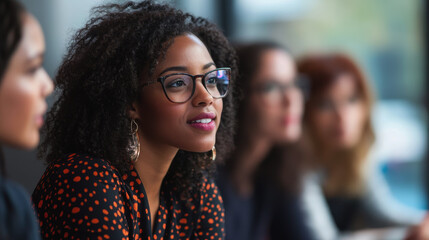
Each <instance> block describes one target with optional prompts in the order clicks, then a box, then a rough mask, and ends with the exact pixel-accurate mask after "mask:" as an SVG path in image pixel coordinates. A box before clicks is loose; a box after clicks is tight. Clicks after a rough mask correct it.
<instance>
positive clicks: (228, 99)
mask: <svg viewBox="0 0 429 240" xmlns="http://www.w3.org/2000/svg"><path fill="white" fill-rule="evenodd" d="M235 68H236V62H235V54H234V50H233V48H232V47H231V46H230V44H229V43H228V41H227V40H226V38H225V37H224V36H223V35H222V33H221V32H220V30H219V29H218V28H216V27H215V26H214V25H213V24H211V23H209V22H208V21H207V20H205V19H203V18H196V17H194V16H192V15H190V14H187V13H183V12H181V11H179V10H176V9H174V8H172V7H169V6H168V5H160V4H155V3H153V2H151V1H143V2H140V3H135V2H128V3H125V4H122V5H117V4H112V5H106V6H102V7H99V8H96V10H95V16H94V17H93V18H92V19H91V20H89V22H88V23H87V24H86V26H85V27H84V28H83V29H81V30H80V31H78V33H77V34H76V36H75V37H74V40H73V42H72V44H71V46H70V47H69V53H68V54H67V55H66V57H65V60H64V62H63V64H62V65H61V67H60V69H59V72H58V75H57V77H56V83H57V86H58V88H59V89H60V90H61V91H60V95H59V98H58V100H57V102H56V103H55V104H54V106H53V108H52V110H51V111H50V112H49V113H48V116H47V120H46V127H45V128H44V129H43V130H44V133H45V134H46V138H45V140H44V141H43V142H42V145H41V147H40V155H41V157H43V158H45V159H46V161H47V163H48V164H49V166H48V167H47V170H46V172H45V173H44V175H43V176H42V179H41V180H40V182H39V183H38V185H37V187H36V189H35V191H34V193H33V202H34V206H35V208H36V211H37V215H38V218H39V222H40V227H41V232H42V237H44V238H46V239H48V238H49V239H52V238H56V239H57V238H72V237H74V238H76V239H83V238H84V239H87V238H88V239H97V238H99V239H109V238H110V239H179V238H180V239H223V238H224V212H223V205H222V199H221V197H220V196H219V193H218V190H217V187H216V186H215V184H214V183H213V180H212V178H211V175H212V173H213V170H214V163H213V160H214V158H215V155H216V148H217V150H218V152H219V153H220V154H219V155H223V154H225V153H227V152H228V148H230V146H232V144H231V143H232V140H230V139H231V137H232V134H233V131H232V129H233V122H234V121H233V115H232V113H233V112H234V110H233V98H232V94H231V93H232V91H233V88H232V86H231V85H232V80H233V79H234V72H235ZM228 93H229V94H228ZM227 94H228V95H227ZM221 117H222V118H221ZM215 142H216V148H215V147H214V145H215ZM218 157H219V156H218ZM220 157H222V156H220Z"/></svg>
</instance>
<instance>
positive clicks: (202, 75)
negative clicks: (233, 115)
mask: <svg viewBox="0 0 429 240" xmlns="http://www.w3.org/2000/svg"><path fill="white" fill-rule="evenodd" d="M219 70H226V71H227V73H228V77H229V80H228V81H231V68H229V67H222V68H216V69H214V70H211V71H208V72H206V73H205V74H198V75H192V74H189V73H172V74H168V75H165V76H162V77H159V78H158V79H156V80H153V81H149V82H145V83H143V84H142V88H143V87H146V86H149V85H152V84H154V83H157V82H159V83H161V86H162V90H163V91H164V95H165V96H166V97H167V99H168V100H169V101H170V102H172V103H185V102H187V101H189V99H191V98H192V96H194V93H195V86H196V79H197V78H201V83H202V84H203V86H204V88H205V89H206V91H207V92H208V93H209V94H210V96H212V97H213V98H215V99H219V98H224V97H226V96H227V95H228V92H229V91H228V90H229V87H228V89H227V90H226V92H225V94H224V95H223V96H220V97H215V96H213V95H212V94H211V93H210V91H209V90H208V89H207V86H206V81H204V79H205V77H206V76H207V75H209V74H210V73H212V72H215V71H219ZM174 75H187V76H189V77H191V78H192V84H193V86H192V93H191V95H190V96H189V98H188V99H186V100H184V101H181V102H175V101H173V100H171V99H170V97H169V96H168V94H167V90H165V85H164V81H165V79H166V78H168V77H171V76H174ZM228 86H229V84H228Z"/></svg>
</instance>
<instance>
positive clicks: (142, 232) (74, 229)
mask: <svg viewBox="0 0 429 240" xmlns="http://www.w3.org/2000/svg"><path fill="white" fill-rule="evenodd" d="M203 185H204V186H203V188H202V189H201V191H200V192H199V194H196V195H194V198H192V199H190V201H183V200H179V199H180V198H179V197H178V193H177V191H174V189H170V188H169V187H168V183H167V182H166V181H164V182H163V185H162V187H161V193H160V206H159V209H158V212H157V214H156V218H155V221H154V222H155V223H154V228H153V229H154V231H153V233H152V231H151V227H150V224H151V221H150V212H149V204H148V199H147V198H146V192H145V189H144V187H143V184H142V182H141V180H140V178H139V176H138V174H137V171H136V170H135V169H134V167H131V169H130V170H129V172H127V173H126V174H124V175H120V174H119V172H118V171H117V170H116V169H115V168H114V167H113V166H112V165H111V164H110V163H109V162H108V161H106V160H103V159H99V158H91V157H89V156H85V155H78V154H71V155H69V156H68V157H66V158H64V159H61V160H58V161H56V162H53V163H51V164H50V165H49V166H48V168H47V169H46V171H45V173H44V174H43V176H42V178H41V179H40V181H39V183H38V185H37V187H36V189H35V190H34V192H33V195H32V200H33V205H34V208H35V210H36V214H37V217H38V219H39V225H40V229H41V235H42V237H43V238H44V239H91V240H92V239H148V240H151V239H155V240H157V239H164V240H167V239H224V237H225V236H224V235H225V233H224V218H225V216H224V209H223V203H222V198H221V197H220V195H219V192H218V189H217V187H216V186H215V184H214V183H213V182H211V181H208V180H205V182H204V184H203ZM189 203H190V204H189Z"/></svg>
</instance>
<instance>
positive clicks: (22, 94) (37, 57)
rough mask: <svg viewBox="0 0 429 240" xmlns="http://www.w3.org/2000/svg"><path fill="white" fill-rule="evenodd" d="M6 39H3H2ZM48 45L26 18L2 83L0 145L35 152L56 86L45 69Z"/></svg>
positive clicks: (29, 16)
mask: <svg viewBox="0 0 429 240" xmlns="http://www.w3.org/2000/svg"><path fill="white" fill-rule="evenodd" d="M2 37H4V36H2ZM44 52H45V42H44V38H43V33H42V29H41V27H40V25H39V23H38V22H37V20H36V19H34V18H33V17H32V16H31V15H29V14H24V15H23V29H22V39H21V42H20V43H19V44H18V47H17V49H16V50H15V53H14V54H13V55H12V57H11V59H10V61H9V65H8V68H7V69H6V72H5V74H4V76H3V79H2V80H1V83H0V141H1V142H2V143H5V144H8V145H12V146H16V147H22V148H33V147H35V146H36V145H37V144H38V142H39V128H40V127H41V126H42V124H43V114H44V113H45V111H46V108H47V104H46V101H45V98H46V97H47V96H48V95H49V94H50V93H51V92H52V90H53V84H52V81H51V79H50V78H49V76H48V75H47V74H46V72H45V70H44V69H43V67H42V63H43V54H44Z"/></svg>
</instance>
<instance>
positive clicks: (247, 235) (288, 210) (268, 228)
mask: <svg viewBox="0 0 429 240" xmlns="http://www.w3.org/2000/svg"><path fill="white" fill-rule="evenodd" d="M216 181H217V182H216V183H217V185H218V188H219V190H220V193H221V195H222V198H223V200H224V206H225V233H226V239H227V240H269V239H272V240H277V239H279V240H280V239H293V240H313V239H315V238H314V237H313V236H312V235H311V231H310V230H309V229H308V226H307V225H306V224H305V214H304V212H303V211H302V208H301V207H300V206H299V205H300V203H299V198H298V196H296V195H295V194H288V193H287V192H285V191H282V190H280V189H278V188H276V187H274V184H270V182H269V181H266V180H263V179H260V180H259V181H256V183H255V189H254V194H252V196H249V197H246V198H244V197H242V196H240V195H239V194H238V193H237V191H236V190H235V189H234V187H233V185H232V183H231V182H230V181H229V180H228V176H227V173H226V171H225V170H224V169H222V168H220V169H219V171H218V175H217V178H216Z"/></svg>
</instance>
